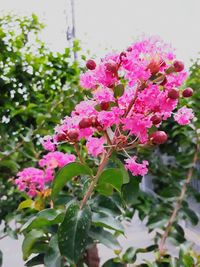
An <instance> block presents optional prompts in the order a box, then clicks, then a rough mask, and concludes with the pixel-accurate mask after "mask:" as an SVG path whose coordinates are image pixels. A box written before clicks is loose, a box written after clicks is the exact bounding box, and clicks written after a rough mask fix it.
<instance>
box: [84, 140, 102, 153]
mask: <svg viewBox="0 0 200 267" xmlns="http://www.w3.org/2000/svg"><path fill="white" fill-rule="evenodd" d="M104 143H105V139H104V137H101V138H96V137H90V138H89V139H88V141H87V143H86V147H87V150H88V153H89V154H90V155H92V156H93V157H97V156H98V155H99V154H102V153H103V152H104V151H105V149H104Z"/></svg>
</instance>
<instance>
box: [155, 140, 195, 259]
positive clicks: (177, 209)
mask: <svg viewBox="0 0 200 267" xmlns="http://www.w3.org/2000/svg"><path fill="white" fill-rule="evenodd" d="M198 149H199V146H198V144H197V145H196V149H195V154H194V157H193V161H192V167H191V168H190V169H189V171H188V174H187V178H186V180H185V182H184V184H183V187H182V190H181V194H180V196H179V198H178V200H177V202H176V204H175V208H174V210H173V212H172V215H171V217H170V219H169V221H168V223H167V226H166V228H165V231H164V233H163V235H162V238H161V241H160V245H159V252H160V255H161V256H162V255H164V254H165V248H164V247H165V242H166V240H167V237H168V235H169V232H170V230H171V227H172V225H173V223H174V221H175V219H176V216H177V214H178V212H179V210H180V208H181V204H182V202H183V200H184V197H185V193H186V191H187V186H188V184H189V183H190V181H191V178H192V174H193V169H194V166H195V164H196V162H197V159H198Z"/></svg>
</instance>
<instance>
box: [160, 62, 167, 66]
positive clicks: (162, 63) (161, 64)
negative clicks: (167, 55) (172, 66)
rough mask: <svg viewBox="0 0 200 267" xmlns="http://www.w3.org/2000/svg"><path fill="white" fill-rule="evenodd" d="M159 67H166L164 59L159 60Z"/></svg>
mask: <svg viewBox="0 0 200 267" xmlns="http://www.w3.org/2000/svg"><path fill="white" fill-rule="evenodd" d="M159 64H160V67H166V65H167V64H166V62H165V61H164V60H160V63H159Z"/></svg>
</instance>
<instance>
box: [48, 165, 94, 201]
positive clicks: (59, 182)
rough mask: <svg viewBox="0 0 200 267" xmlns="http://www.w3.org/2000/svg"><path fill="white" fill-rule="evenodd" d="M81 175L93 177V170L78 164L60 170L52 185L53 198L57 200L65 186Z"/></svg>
mask: <svg viewBox="0 0 200 267" xmlns="http://www.w3.org/2000/svg"><path fill="white" fill-rule="evenodd" d="M79 175H91V170H90V169H89V168H88V167H87V166H85V165H83V164H81V163H77V162H72V163H69V164H68V165H66V166H64V167H63V168H62V169H60V170H59V172H58V173H57V175H56V177H55V179H54V182H53V185H52V198H53V199H55V198H56V196H57V194H58V193H59V192H60V191H61V190H62V188H63V187H64V185H65V184H66V183H67V182H68V181H70V180H71V179H72V178H73V177H75V176H79Z"/></svg>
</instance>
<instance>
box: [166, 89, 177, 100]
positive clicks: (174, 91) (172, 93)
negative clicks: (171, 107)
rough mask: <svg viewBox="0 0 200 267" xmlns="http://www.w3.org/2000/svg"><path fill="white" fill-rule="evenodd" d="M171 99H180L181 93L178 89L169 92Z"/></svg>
mask: <svg viewBox="0 0 200 267" xmlns="http://www.w3.org/2000/svg"><path fill="white" fill-rule="evenodd" d="M167 96H168V97H169V98H170V99H177V98H179V91H178V90H177V89H176V88H172V89H170V90H169V92H168V95H167Z"/></svg>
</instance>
